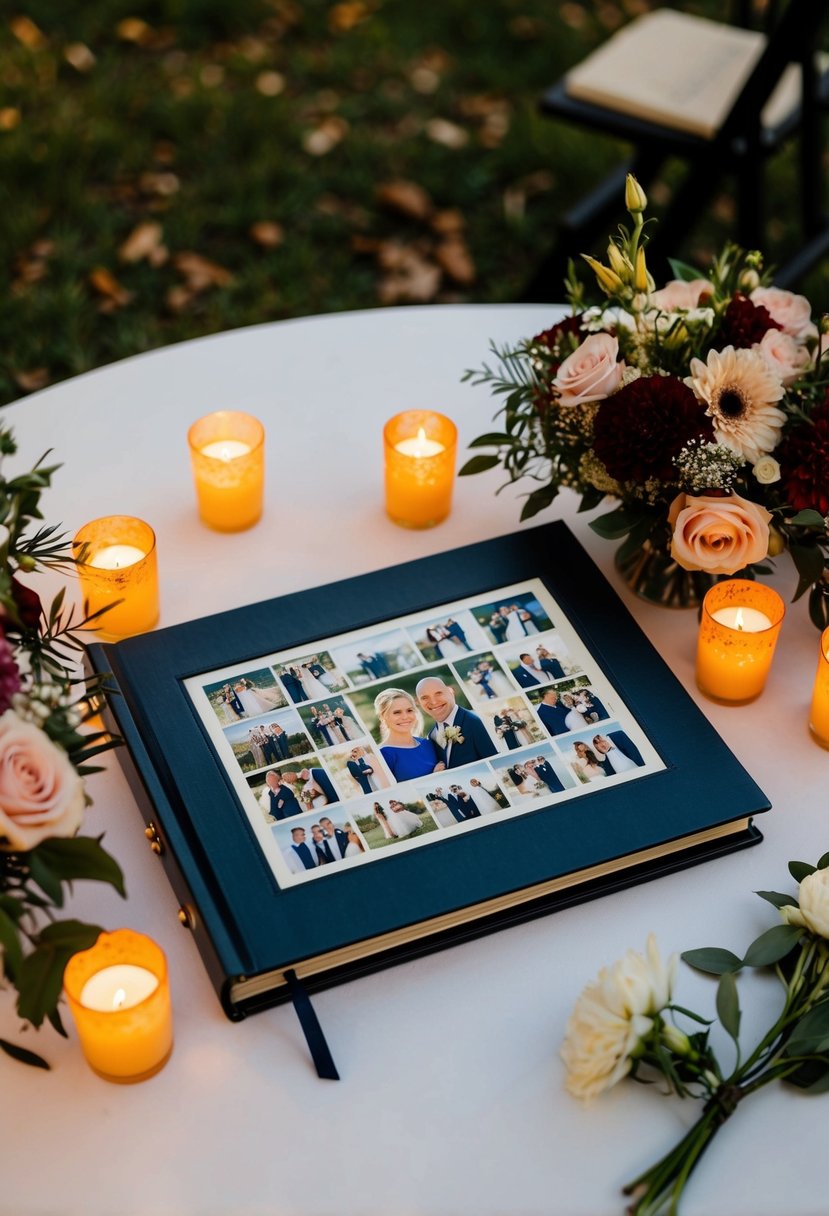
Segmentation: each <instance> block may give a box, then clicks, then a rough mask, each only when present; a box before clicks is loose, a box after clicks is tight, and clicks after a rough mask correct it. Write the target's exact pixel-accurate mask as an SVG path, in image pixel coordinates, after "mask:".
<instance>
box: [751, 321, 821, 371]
mask: <svg viewBox="0 0 829 1216" xmlns="http://www.w3.org/2000/svg"><path fill="white" fill-rule="evenodd" d="M757 349H758V350H759V351H760V354H761V355H762V356H763V358H764V359H765V361H766V363H767V364H768V366H769V367H770V368H771V370H772V371H773V372H774V373H775V374H776V375H777V376H779V377H780V379H781V380H782V382H783V383H784V384H793V383H794V381H795V380H797V378H798V376H801V375H802V374H803V372H805V371H806V369H807V368H808V367H809V366H810V365H811V362H812V357H811V355H810V354H809V351H808V350H807V349H806V347H805V346H801V345H800V343H799V342H796V341H795V340H794V338H793V337H792V336H791V334H787V333H786V332H785V330H782V329H767V330H766V332H765V333H764V334H763V339H762V341H761V342H760V345H759V347H758V348H757Z"/></svg>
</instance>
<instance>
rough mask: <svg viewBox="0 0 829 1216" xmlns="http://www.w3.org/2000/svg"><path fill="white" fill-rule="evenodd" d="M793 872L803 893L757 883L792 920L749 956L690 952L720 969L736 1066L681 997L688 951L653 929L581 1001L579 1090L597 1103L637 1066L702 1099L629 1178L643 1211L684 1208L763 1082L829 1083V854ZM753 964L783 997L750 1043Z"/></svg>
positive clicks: (821, 1087)
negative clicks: (678, 981) (654, 1158)
mask: <svg viewBox="0 0 829 1216" xmlns="http://www.w3.org/2000/svg"><path fill="white" fill-rule="evenodd" d="M789 872H790V873H791V875H792V877H793V878H794V879H795V881H796V882H798V883H799V890H798V894H797V897H795V896H793V895H789V894H785V893H780V892H777V891H758V892H757V894H758V895H760V896H761V897H762V898H763V899H765V900H767V901H768V902H769V903H771V904H772V905H774V907H776V908H777V909H779V912H780V916H781V919H782V921H783V922H784V923H782V924H777V925H775V926H773V927H772V928H770V929H767V930H766V931H765V932H764V933H762V934H761V935H760V936H759V937H758V938H757V939H756V940H755V941H753V942H752V943H751V945H750V946H749V947H748V949H747V951H746V952H745V955H744V956H743V957H742V958H740V957H738V956H737V955H736V954H734V953H732V952H731V951H730V950H724V949H721V948H719V947H709V948H706V949H701V950H690V951H687V952H686V953H684V954H683V955H682V958H683V960H684V961H685V962H686V963H687V964H688V965H689V966H691V967H694V968H695V969H697V970H699V971H702V972H705V973H707V974H709V975H712V976H717V977H718V984H717V993H716V1001H715V1004H716V1013H717V1019H718V1020H719V1023H720V1025H721V1026H722V1028H723V1030H724V1031H725V1032H726V1034H727V1035H728V1037H729V1038H730V1039H731V1040H732V1042H733V1048H734V1061H733V1065H732V1066H731V1067H730V1069H729V1068H724V1067H723V1066H722V1064H721V1063H720V1061H719V1059H718V1058H717V1056H716V1054H715V1052H714V1050H713V1048H712V1046H711V1043H710V1041H709V1035H710V1030H709V1027H710V1026H711V1025H712V1024H713V1022H714V1020H715V1019H708V1018H703V1017H701V1016H700V1015H699V1014H697V1013H694V1012H693V1011H692V1010H689V1009H685V1008H683V1007H682V1006H681V1005H678V1004H676V1003H675V1002H674V1000H673V989H674V986H675V978H676V970H677V964H678V959H677V958H676V956H675V955H674V956H672V957H671V959H669V961H668V963H667V964H665V963H663V961H662V959H661V958H660V955H659V951H658V949H657V946H656V941H655V939H654V937H653V935H651V936H650V937H649V938H648V943H647V948H646V953H645V955H641V954H638V953H636V952H635V951H632V950H630V951H628V953H627V954H626V955H625V957H624V958H622V959H619V960H618V961H617V962H616V963H614V964H613V965H612V966H611V967H605V968H604V969H603V970H602V971H601V972H600V974H599V976H598V977H597V979H596V980H595V981H593V983H591V984H588V986H587V987H586V988H585V990H584V991H583V993H582V994H581V996H580V997H579V999H578V1001H577V1002H576V1005H575V1008H574V1010H573V1013H572V1015H571V1017H570V1021H569V1023H568V1026H567V1033H566V1037H565V1040H564V1044H563V1046H562V1049H561V1055H562V1058H563V1060H564V1062H565V1065H566V1068H567V1088H568V1090H569V1091H570V1093H572V1094H573V1095H574V1096H575V1097H578V1098H582V1099H584V1100H585V1101H590V1100H591V1099H593V1098H595V1097H597V1096H598V1095H599V1094H600V1093H603V1092H604V1091H606V1090H608V1089H610V1088H611V1087H612V1086H614V1085H615V1084H617V1082H619V1081H620V1080H622V1078H623V1077H626V1076H631V1077H634V1078H636V1079H637V1080H640V1081H648V1080H654V1079H658V1078H661V1079H662V1080H663V1081H664V1083H665V1086H666V1089H667V1092H668V1093H675V1094H678V1095H679V1097H681V1098H691V1099H697V1100H699V1101H700V1102H702V1113H701V1115H700V1116H699V1119H698V1120H697V1122H696V1123H694V1125H693V1126H692V1127H691V1128H690V1129H689V1131H688V1132H687V1133H686V1134H685V1136H684V1137H683V1138H682V1139H681V1140H680V1141H679V1143H678V1144H677V1145H675V1146H674V1148H673V1149H672V1150H671V1151H670V1152H669V1153H667V1154H666V1156H665V1157H663V1158H662V1160H661V1161H659V1162H657V1164H656V1165H654V1166H652V1167H651V1168H650V1169H648V1170H646V1171H645V1173H644V1174H642V1175H640V1176H639V1177H638V1178H636V1179H634V1181H633V1182H631V1183H630V1184H629V1185H628V1186H626V1187H625V1188H624V1189H625V1194H627V1195H630V1196H631V1204H630V1207H629V1208H628V1212H629V1213H631V1214H632V1216H660V1214H661V1213H669V1214H671V1216H674V1214H675V1213H676V1212H678V1210H679V1201H680V1198H681V1195H682V1191H683V1188H684V1186H685V1184H686V1182H687V1181H688V1179H689V1177H690V1175H691V1173H692V1172H693V1170H694V1169H695V1167H696V1166H697V1165H698V1164H699V1161H700V1159H701V1157H702V1155H703V1153H704V1152H705V1150H706V1148H707V1147H708V1145H709V1144H710V1142H711V1140H712V1139H713V1137H714V1136H715V1135H716V1133H717V1131H718V1130H719V1128H720V1127H721V1126H722V1125H723V1124H724V1123H725V1122H726V1121H727V1120H728V1119H729V1118H730V1117H731V1116H732V1115H733V1114H734V1112H735V1110H736V1109H737V1107H738V1105H739V1104H740V1103H741V1102H742V1101H743V1100H744V1099H745V1098H747V1097H748V1096H749V1095H750V1094H752V1093H754V1092H755V1091H756V1090H758V1089H762V1088H763V1086H765V1085H768V1084H770V1083H771V1082H772V1081H778V1080H780V1081H785V1082H787V1083H788V1084H790V1085H794V1086H796V1087H797V1088H799V1089H801V1090H803V1091H804V1092H806V1093H810V1094H819V1093H826V1092H827V1090H829V853H827V854H826V855H825V856H823V857H821V859H820V861H819V862H818V863H817V866H813V865H809V864H807V863H806V862H800V861H793V862H790V864H789ZM747 968H748V969H760V970H765V971H768V972H770V973H771V974H772V975H773V976H775V977H776V978H777V980H778V981H779V984H780V986H781V987H782V990H783V999H782V1003H781V1004H780V1006H779V1008H778V1009H777V1011H776V1014H775V1017H774V1020H773V1022H772V1024H771V1026H770V1027H769V1029H768V1031H767V1032H766V1033H765V1034H764V1035H763V1036H762V1037H761V1038H760V1039H759V1041H758V1042H757V1043H756V1044H755V1045H754V1046H753V1047H751V1048H750V1049H743V1048H742V1047H741V1044H740V1002H739V997H738V991H737V980H736V976H737V975H738V974H739V973H740V972H741V971H742V970H744V969H747ZM678 1021H683V1022H685V1023H686V1025H688V1030H687V1031H686V1030H685V1029H683V1028H682V1026H680V1025H678V1024H677V1022H678Z"/></svg>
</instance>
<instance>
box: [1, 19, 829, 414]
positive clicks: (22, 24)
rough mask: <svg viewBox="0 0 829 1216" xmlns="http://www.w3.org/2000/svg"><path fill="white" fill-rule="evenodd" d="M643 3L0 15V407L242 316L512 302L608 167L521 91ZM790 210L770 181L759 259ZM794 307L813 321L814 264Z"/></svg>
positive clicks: (827, 299) (705, 242)
mask: <svg viewBox="0 0 829 1216" xmlns="http://www.w3.org/2000/svg"><path fill="white" fill-rule="evenodd" d="M647 7H648V4H647V3H646V0H620V2H616V3H613V2H610V0H604V2H599V3H592V2H591V3H588V2H587V0H582V2H579V0H567V2H564V3H555V4H553V3H550V0H488V2H487V3H484V4H478V5H475V4H471V3H469V0H440V3H435V4H428V5H417V4H411V3H410V2H408V0H342V2H338V3H329V2H324V0H306V2H305V3H300V2H299V0H234V3H232V4H228V3H224V2H223V3H219V0H95V3H94V4H90V3H88V2H85V0H27V3H26V4H25V5H20V6H13V12H15V13H16V14H17V15H16V16H12V17H6V18H3V19H2V23H0V81H1V82H2V87H1V88H0V214H2V216H3V223H2V225H1V226H0V266H2V268H3V269H4V271H5V275H6V285H5V290H4V292H3V305H2V308H0V403H2V402H6V401H9V400H12V399H14V398H16V397H18V396H20V395H21V394H22V393H25V392H27V391H31V390H33V389H36V388H39V387H42V386H44V385H45V384H48V383H53V382H55V381H57V380H59V379H61V378H63V377H65V376H68V375H74V374H76V373H78V372H81V371H84V370H87V369H88V368H92V367H96V366H99V365H101V364H104V363H107V362H110V361H112V360H114V359H118V358H122V357H124V356H126V355H130V354H134V353H136V352H138V351H142V350H147V349H152V348H154V347H158V346H161V345H164V344H166V343H169V342H175V341H179V340H181V339H184V338H189V337H194V336H197V335H201V334H205V333H211V332H215V331H219V330H223V329H229V328H233V327H236V326H240V325H246V324H251V323H254V322H260V321H267V320H276V319H279V318H283V317H293V316H301V315H306V314H311V313H320V312H330V311H336V310H340V309H352V308H365V307H373V306H376V305H381V304H388V305H393V304H395V303H409V302H418V301H422V302H424V303H425V302H432V301H450V300H451V301H455V300H468V301H506V300H513V299H517V298H520V295H521V292H522V288H523V286H524V284H525V283H526V282H527V281H528V280H529V278H530V277H531V275H532V271H533V268H534V266H535V264H536V262H537V260H538V257H539V254H540V252H541V251H543V250H544V249H546V247H547V246H548V244H549V243H550V240H551V238H552V235H553V234H554V231H555V224H556V217H557V215H559V214H560V213H561V211H562V209H564V208H565V207H566V206H567V205H568V204H569V203H570V202H572V201H574V200H575V199H576V198H577V197H578V196H579V195H580V194H582V193H583V192H584V190H585V189H586V188H587V187H588V186H589V185H590V184H591V183H593V182H595V181H597V180H598V179H599V177H600V176H601V174H602V172H603V171H604V170H605V169H606V168H607V167H609V166H610V165H612V164H614V163H616V161H617V160H618V159H620V149H619V148H618V147H616V146H615V145H614V144H613V143H612V142H611V141H609V140H604V139H601V138H599V137H594V136H587V135H586V134H584V133H581V132H579V131H576V130H573V129H570V128H567V127H564V126H562V125H560V124H555V123H553V122H550V121H548V120H545V119H542V118H540V117H539V115H538V113H537V110H536V102H537V98H538V95H539V93H540V91H541V90H542V89H543V87H544V86H545V85H547V84H548V83H550V82H552V81H553V80H554V79H556V77H557V76H558V75H559V74H560V73H561V71H562V70H564V69H565V68H566V67H567V66H569V65H570V64H572V63H575V62H577V61H578V60H579V59H580V58H581V57H582V56H583V55H584V54H585V53H586V51H587V50H589V49H590V48H592V47H593V46H595V45H596V44H597V43H598V42H600V41H601V40H602V39H604V38H605V37H606V36H607V34H608V32H609V31H610V30H611V29H612V28H613V27H614V26H615V25H617V24H618V23H619V22H621V21H623V20H626V19H627V18H628V17H630V16H632V15H634V14H636V13H637V12H640V11H643V10H644V9H645V8H647ZM695 7H696V8H697V10H698V11H701V12H708V13H710V14H717V15H718V14H719V13H720V11H721V6H720V5H717V4H715V3H713V0H711V2H709V3H700V4H697V5H696V6H695ZM793 193H794V188H793V180H792V173H791V168H790V166H789V165H788V164H787V163H785V162H784V163H783V164H782V165H781V166H780V167H779V169H778V172H777V174H776V176H775V179H774V199H773V203H772V206H773V214H774V216H775V217H776V218H775V221H774V225H775V232H776V234H778V235H779V238H780V242H779V251H780V254H781V255H782V254H785V253H786V252H787V251H788V250H789V249H790V248H791V244H792V241H793V240H794V239H795V238H794V237H793V236H792V232H793V223H792V215H793V212H794V205H795V201H796V200H795V199H794V197H793ZM730 211H731V200H730V199H729V197H728V196H727V195H724V196H722V197H721V198H720V199H719V200H718V201H717V202H716V203H715V204H714V206H713V207H712V210H711V215H710V217H708V218H707V219H706V222H705V223H704V224H703V225H702V227H701V231H700V233H699V234H698V235H697V236H695V238H694V240H693V241H692V242H691V244H690V247H689V248H688V249H686V250H678V251H677V252H678V253H682V254H684V255H685V256H686V257H692V258H693V257H694V256H697V257H699V258H700V259H702V260H704V259H705V258H707V257H710V255H711V253H712V251H713V250H714V249H715V248H716V246H717V245H718V244H719V243H720V242H721V240H722V239H723V237H724V235H725V234H726V233H727V219H728V216H729V213H730ZM620 218H621V216H620ZM573 252H574V254H575V253H578V252H579V251H578V250H574V251H573ZM776 252H777V250H776ZM803 289H804V290H805V291H806V292H807V294H808V295H809V296H810V298H811V300H812V302H813V305H814V306H815V308H816V309H826V308H829V266H827V265H824V267H823V268H822V269H821V270H820V271H819V272H817V273H815V274H813V275H812V276H811V277H810V279H809V280H808V281H807V282H806V283H804V284H803ZM559 294H560V293H559Z"/></svg>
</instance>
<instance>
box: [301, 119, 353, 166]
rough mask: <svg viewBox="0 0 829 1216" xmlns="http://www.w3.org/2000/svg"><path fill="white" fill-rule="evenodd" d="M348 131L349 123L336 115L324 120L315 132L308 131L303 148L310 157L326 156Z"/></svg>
mask: <svg viewBox="0 0 829 1216" xmlns="http://www.w3.org/2000/svg"><path fill="white" fill-rule="evenodd" d="M347 131H348V123H347V122H346V121H345V119H344V118H340V117H338V115H336V114H330V115H329V116H328V117H327V118H324V119H323V120H322V122H321V123H320V124H319V126H317V127H315V128H314V130H313V131H306V133H305V135H304V136H303V137H302V146H303V148H304V149H305V151H306V152H307V153H308V154H309V155H310V156H325V155H326V154H327V153H328V152H330V151H331V150H332V148H336V146H337V144H338V143H339V142H340V141H341V140H342V139H343V137H344V136H345V135H346V133H347Z"/></svg>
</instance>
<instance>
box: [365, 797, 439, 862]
mask: <svg viewBox="0 0 829 1216" xmlns="http://www.w3.org/2000/svg"><path fill="white" fill-rule="evenodd" d="M353 819H354V823H355V824H356V826H357V827H358V828H359V831H360V834H361V836H362V837H363V839H364V840H365V842H366V844H367V845H368V847H369V848H370V849H383V848H386V847H387V846H388V845H391V844H395V843H396V842H397V841H399V840H414V839H415V838H417V837H419V836H425V835H426V834H427V833H428V832H436V831H437V830H438V825H437V822H436V821H435V819H434V818H433V817H432V815H431V813H430V812H429V810H428V809H427V808H426V805H425V804H424V803H423V802H421V801H420V800H419V799H413V800H407V801H406V802H401V801H400V800H399V799H397V798H383V799H382V800H377V801H374V802H372V801H371V800H366V802H365V803H364V804H363V806H362V807H361V808H360V810H359V811H355V812H353Z"/></svg>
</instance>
